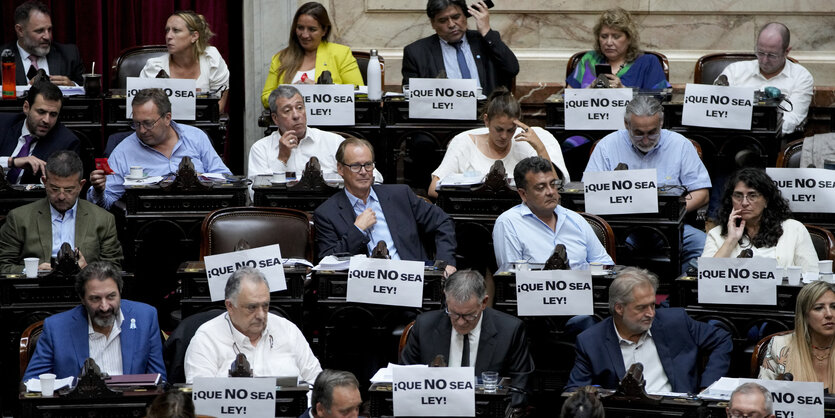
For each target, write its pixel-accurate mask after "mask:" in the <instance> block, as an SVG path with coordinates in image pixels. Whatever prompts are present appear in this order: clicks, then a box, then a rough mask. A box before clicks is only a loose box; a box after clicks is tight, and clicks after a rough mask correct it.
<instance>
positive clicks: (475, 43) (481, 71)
mask: <svg viewBox="0 0 835 418" xmlns="http://www.w3.org/2000/svg"><path fill="white" fill-rule="evenodd" d="M439 42H440V38H439V37H438V35H437V34H435V35H432V36H428V37H426V38H423V39H419V40H417V41H415V42H412V43H411V44H409V45H406V47H405V48H403V65H402V67H401V70H400V71H401V73H402V74H403V84H409V79H410V78H412V77H416V78H435V77H437V76H438V73H440V72H441V70H444V71H446V67H444V57H443V54H442V53H441V45H440V43H439ZM467 42H468V43H469V44H470V50H472V52H473V57H474V58H475V64H476V67H477V68H478V79H479V80H480V81H481V88H482V89H483V90H484V94H486V95H489V94H490V92H492V91H493V89H495V88H496V87H498V86H505V87H507V89H508V90H510V89H511V84H512V82H513V77H516V74H519V61H518V60H517V59H516V55H514V54H513V51H511V50H510V48H508V47H507V45H505V43H504V42H502V38H501V35H499V32H496V31H494V30H492V29H491V30H490V31H489V32H487V36H481V34H480V33H478V31H474V30H468V31H467Z"/></svg>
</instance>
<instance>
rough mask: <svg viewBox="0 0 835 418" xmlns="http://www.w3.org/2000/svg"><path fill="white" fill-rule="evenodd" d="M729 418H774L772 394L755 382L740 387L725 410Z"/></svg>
mask: <svg viewBox="0 0 835 418" xmlns="http://www.w3.org/2000/svg"><path fill="white" fill-rule="evenodd" d="M725 412H726V413H727V414H728V418H774V403H773V401H772V399H771V392H769V391H768V389H766V388H765V387H763V386H762V385H760V384H757V383H755V382H748V383H743V384H741V385H739V387H737V388H736V389H734V391H733V393H731V400H730V401H729V402H728V407H727V408H725Z"/></svg>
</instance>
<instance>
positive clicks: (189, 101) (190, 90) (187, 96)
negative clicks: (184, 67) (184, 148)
mask: <svg viewBox="0 0 835 418" xmlns="http://www.w3.org/2000/svg"><path fill="white" fill-rule="evenodd" d="M125 80H126V81H127V89H126V90H125V93H126V94H125V96H126V97H125V104H126V105H127V106H126V107H125V117H126V118H128V119H132V118H133V108H132V107H131V103H133V96H135V95H136V93H138V92H139V90H142V89H162V90H163V91H164V92H165V94H166V95H168V100H169V101H171V117H172V118H173V119H175V120H194V119H195V118H196V111H195V109H196V108H197V93H195V90H196V89H197V87H196V83H197V80H190V79H184V78H139V77H128V78H126V79H125Z"/></svg>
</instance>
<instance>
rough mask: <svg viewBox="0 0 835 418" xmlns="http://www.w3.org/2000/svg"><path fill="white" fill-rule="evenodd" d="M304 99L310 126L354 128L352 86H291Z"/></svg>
mask: <svg viewBox="0 0 835 418" xmlns="http://www.w3.org/2000/svg"><path fill="white" fill-rule="evenodd" d="M293 87H295V88H297V89H298V90H299V93H301V94H302V97H303V98H304V107H305V108H307V124H308V125H310V126H321V125H331V126H334V125H336V126H354V85H353V84H293Z"/></svg>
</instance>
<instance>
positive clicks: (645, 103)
mask: <svg viewBox="0 0 835 418" xmlns="http://www.w3.org/2000/svg"><path fill="white" fill-rule="evenodd" d="M654 115H660V117H661V120H664V107H663V106H661V102H659V101H658V100H656V99H655V98H654V97H652V96H640V95H639V96H635V97H633V98H632V100H631V101H629V104H628V105H626V113H624V114H623V121H624V122H626V123H629V122H630V120H631V119H632V116H654Z"/></svg>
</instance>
